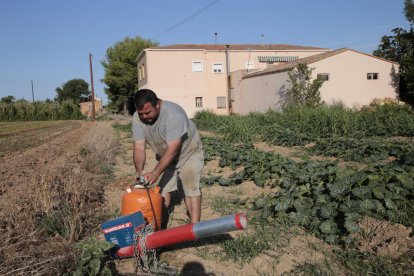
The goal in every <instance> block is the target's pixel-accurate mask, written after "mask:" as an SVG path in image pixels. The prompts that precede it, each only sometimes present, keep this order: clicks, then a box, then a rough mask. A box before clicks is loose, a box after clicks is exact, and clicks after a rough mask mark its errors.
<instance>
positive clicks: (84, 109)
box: [79, 98, 103, 116]
mask: <svg viewBox="0 0 414 276" xmlns="http://www.w3.org/2000/svg"><path fill="white" fill-rule="evenodd" d="M79 106H80V111H81V113H82V114H83V115H85V116H89V115H91V112H92V102H82V103H80V104H79ZM102 112H103V105H102V99H99V98H95V114H97V115H99V114H102Z"/></svg>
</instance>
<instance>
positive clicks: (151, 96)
mask: <svg viewBox="0 0 414 276" xmlns="http://www.w3.org/2000/svg"><path fill="white" fill-rule="evenodd" d="M158 101H159V99H158V97H157V95H156V94H155V93H154V91H152V90H150V89H140V90H138V91H137V92H135V96H134V104H135V108H137V109H141V108H143V107H144V104H146V103H148V102H150V103H151V105H152V106H154V107H155V106H156V105H157V103H158Z"/></svg>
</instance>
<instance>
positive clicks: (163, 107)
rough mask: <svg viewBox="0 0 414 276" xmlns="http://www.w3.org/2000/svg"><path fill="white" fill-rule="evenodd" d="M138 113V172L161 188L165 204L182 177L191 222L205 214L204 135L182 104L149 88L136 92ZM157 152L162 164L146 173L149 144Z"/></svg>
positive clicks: (134, 122)
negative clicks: (200, 133) (162, 96)
mask: <svg viewBox="0 0 414 276" xmlns="http://www.w3.org/2000/svg"><path fill="white" fill-rule="evenodd" d="M134 105H135V108H136V112H135V113H134V115H133V119H132V132H133V138H134V149H133V159H134V165H135V170H136V173H137V175H144V176H145V178H146V179H148V181H149V184H153V183H156V182H157V180H158V178H160V176H161V175H162V176H161V178H160V180H159V183H158V185H159V186H160V187H161V194H162V196H163V197H164V204H165V207H167V208H169V207H170V204H171V192H173V191H175V190H177V184H178V180H180V181H181V183H182V188H183V190H184V202H185V205H186V207H187V211H188V214H189V216H190V219H191V222H192V223H195V222H199V221H200V216H201V191H200V178H201V173H202V170H203V166H204V156H203V150H202V145H201V140H200V136H199V135H198V131H197V129H196V127H195V125H194V123H193V122H192V121H191V120H189V119H188V117H187V115H186V113H185V111H184V109H183V108H182V107H180V106H179V105H177V104H175V103H173V102H169V101H163V100H161V99H158V97H157V95H156V94H155V93H154V92H153V91H152V90H149V89H141V90H138V91H137V92H136V93H135V96H134ZM146 143H148V144H149V146H150V148H151V149H152V151H153V152H154V153H155V155H156V159H157V161H158V164H157V165H156V166H155V168H153V169H152V170H151V171H148V172H143V170H144V165H145V157H146V156H145V144H146Z"/></svg>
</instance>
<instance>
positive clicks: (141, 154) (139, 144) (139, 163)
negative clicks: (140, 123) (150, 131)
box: [132, 140, 146, 175]
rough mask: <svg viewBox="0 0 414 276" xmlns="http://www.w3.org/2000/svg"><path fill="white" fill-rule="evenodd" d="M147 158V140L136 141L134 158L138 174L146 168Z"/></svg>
mask: <svg viewBox="0 0 414 276" xmlns="http://www.w3.org/2000/svg"><path fill="white" fill-rule="evenodd" d="M145 158H146V156H145V140H139V141H134V148H133V152H132V159H133V160H134V166H135V171H136V173H137V175H141V173H142V171H143V170H144V165H145Z"/></svg>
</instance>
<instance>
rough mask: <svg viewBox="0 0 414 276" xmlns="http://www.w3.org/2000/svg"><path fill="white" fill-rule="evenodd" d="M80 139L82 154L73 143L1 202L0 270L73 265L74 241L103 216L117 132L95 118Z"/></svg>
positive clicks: (49, 270)
mask: <svg viewBox="0 0 414 276" xmlns="http://www.w3.org/2000/svg"><path fill="white" fill-rule="evenodd" d="M80 144H81V152H83V154H81V155H79V150H77V149H73V151H72V152H71V153H70V154H69V155H68V157H67V159H66V162H65V164H64V165H63V166H62V165H60V166H57V167H56V165H54V164H50V165H47V167H46V168H45V170H43V171H42V172H38V174H37V175H33V177H32V181H30V182H29V183H16V185H15V186H14V187H13V191H12V192H9V193H8V198H7V200H2V201H1V202H0V237H1V238H0V275H17V274H18V275H23V274H24V275H27V274H42V275H43V274H47V275H54V274H56V275H57V274H62V273H65V272H69V271H72V270H73V265H74V259H75V254H76V252H75V250H74V248H73V245H74V243H75V242H77V241H80V240H82V239H84V238H86V237H87V236H89V235H93V234H94V233H96V231H97V230H98V229H99V226H100V224H101V223H102V221H104V220H105V219H106V216H107V213H108V212H107V211H106V210H105V205H106V204H105V202H104V190H103V189H104V185H105V178H107V177H106V175H105V174H104V173H107V172H108V171H105V170H102V166H104V167H107V168H109V167H110V166H111V164H112V161H113V160H114V155H115V151H116V149H117V140H116V136H115V132H114V131H113V129H112V128H111V127H110V125H109V124H107V123H104V122H103V123H96V125H94V126H93V127H92V128H91V129H90V132H89V134H87V135H86V136H85V139H84V140H83V141H82V142H81V143H80ZM0 185H1V184H0Z"/></svg>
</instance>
